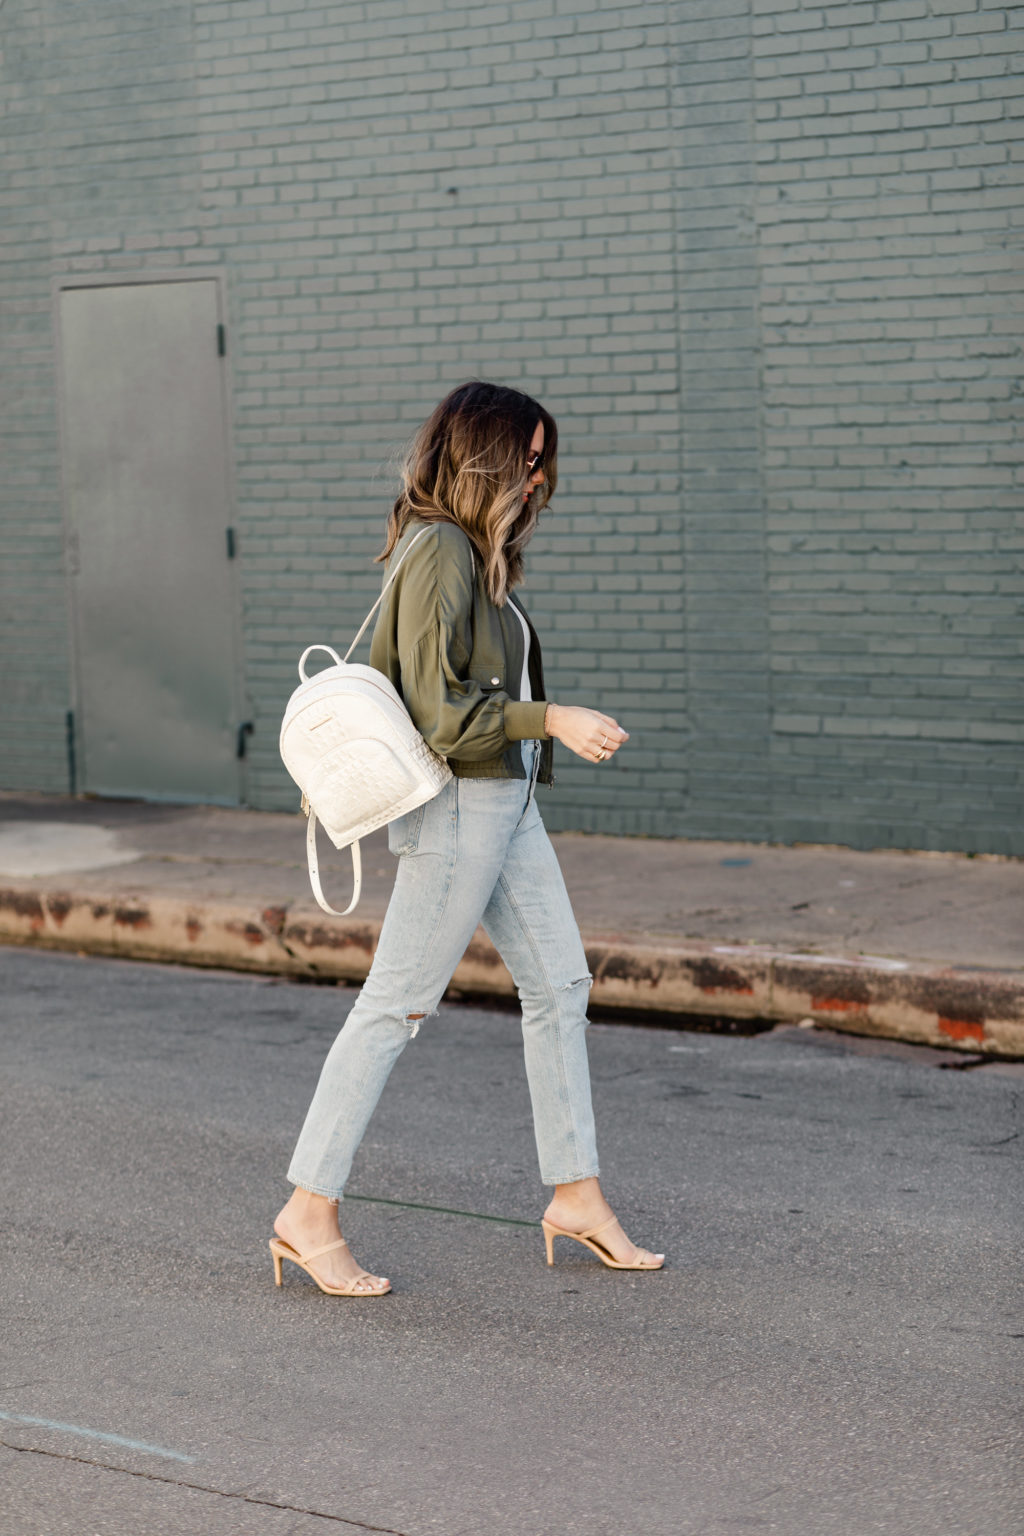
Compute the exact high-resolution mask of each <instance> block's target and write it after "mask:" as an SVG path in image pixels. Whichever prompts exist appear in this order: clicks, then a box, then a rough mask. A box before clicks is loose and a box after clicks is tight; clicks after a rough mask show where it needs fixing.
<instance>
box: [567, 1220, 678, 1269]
mask: <svg viewBox="0 0 1024 1536" xmlns="http://www.w3.org/2000/svg"><path fill="white" fill-rule="evenodd" d="M618 1219H619V1218H618V1217H617V1216H609V1218H608V1220H607V1221H602V1223H601V1225H600V1226H599V1227H591V1229H590V1231H589V1232H567V1231H566V1230H565V1228H564V1227H556V1226H555V1224H554V1222H552V1221H546V1220H542V1221H541V1226H542V1227H543V1228H544V1241H545V1243H546V1244H547V1250H548V1263H549V1264H553V1263H554V1262H555V1255H554V1246H555V1238H556V1237H571V1238H572V1240H573V1242H574V1243H582V1244H583V1246H584V1248H589V1249H590V1251H591V1253H596V1254H597V1256H598V1258H599V1259H600V1260H601V1263H602V1264H606V1265H607V1266H608V1268H609V1269H660V1268H661V1266H662V1265H663V1264H664V1262H665V1255H664V1254H663V1253H653V1254H651V1255H650V1261H649V1262H648V1261H646V1260H644V1259H640V1260H639V1262H636V1261H634V1262H632V1263H629V1264H626V1263H624V1262H623V1261H622V1260H621V1259H615V1258H613V1257H612V1255H611V1251H610V1249H608V1248H606V1247H605V1246H604V1244H603V1243H597V1242H595V1241H594V1239H595V1238H596V1237H599V1236H600V1234H601V1233H602V1232H607V1230H608V1228H609V1227H611V1226H614V1225H615V1223H616V1222H617V1221H618ZM634 1246H635V1245H634ZM636 1251H637V1255H638V1258H639V1255H640V1254H642V1253H646V1252H647V1249H646V1248H637V1250H636Z"/></svg>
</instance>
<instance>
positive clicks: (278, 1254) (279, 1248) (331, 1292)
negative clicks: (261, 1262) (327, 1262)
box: [270, 1237, 391, 1296]
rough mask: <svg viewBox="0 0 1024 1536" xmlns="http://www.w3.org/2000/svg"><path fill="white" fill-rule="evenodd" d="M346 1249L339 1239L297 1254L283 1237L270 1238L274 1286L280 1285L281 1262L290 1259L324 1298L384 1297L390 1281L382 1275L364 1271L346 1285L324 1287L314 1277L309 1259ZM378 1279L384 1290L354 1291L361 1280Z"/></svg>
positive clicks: (322, 1283) (318, 1278)
mask: <svg viewBox="0 0 1024 1536" xmlns="http://www.w3.org/2000/svg"><path fill="white" fill-rule="evenodd" d="M347 1247H348V1243H347V1242H346V1241H345V1239H344V1238H343V1237H339V1238H338V1240H337V1242H334V1243H325V1244H324V1246H323V1247H322V1248H314V1249H313V1250H312V1251H311V1252H310V1253H299V1251H298V1249H297V1248H293V1247H292V1245H291V1243H286V1242H285V1240H284V1238H283V1237H272V1238H271V1239H270V1252H271V1254H272V1255H273V1259H274V1282H275V1284H276V1285H280V1284H281V1260H282V1259H290V1260H291V1262H292V1263H293V1264H297V1265H298V1266H299V1268H300V1269H304V1270H305V1271H306V1274H307V1275H308V1276H309V1278H310V1279H311V1280H313V1281H315V1283H316V1284H317V1285H318V1286H319V1287H320V1289H321V1290H322V1291H323V1293H324V1295H325V1296H386V1295H387V1294H388V1291H390V1289H391V1281H390V1280H388V1279H386V1277H385V1276H384V1275H371V1274H370V1273H369V1271H368V1270H365V1269H364V1270H361V1271H360V1273H359V1274H358V1275H355V1276H353V1278H352V1279H351V1280H350V1281H349V1282H348V1284H347V1285H325V1284H324V1282H323V1281H322V1280H321V1279H320V1276H319V1275H315V1274H314V1273H313V1271H312V1270H311V1269H310V1267H309V1261H310V1259H319V1258H320V1256H321V1255H322V1254H325V1253H333V1252H334V1250H335V1248H347ZM378 1279H379V1280H383V1281H384V1289H383V1290H382V1291H379V1290H377V1291H357V1290H356V1286H357V1285H358V1284H359V1282H360V1281H361V1280H378Z"/></svg>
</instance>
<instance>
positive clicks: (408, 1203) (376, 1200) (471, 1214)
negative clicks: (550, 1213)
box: [345, 1195, 540, 1227]
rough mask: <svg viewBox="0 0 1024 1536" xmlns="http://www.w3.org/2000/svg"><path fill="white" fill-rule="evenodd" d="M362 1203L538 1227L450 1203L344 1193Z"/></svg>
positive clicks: (474, 1219) (537, 1223)
mask: <svg viewBox="0 0 1024 1536" xmlns="http://www.w3.org/2000/svg"><path fill="white" fill-rule="evenodd" d="M345 1199H346V1200H358V1201H360V1202H361V1203H362V1204H363V1205H396V1206H398V1208H399V1209H400V1210H403V1211H436V1212H437V1214H438V1215H439V1216H466V1217H468V1218H469V1220H470V1221H496V1222H497V1223H498V1224H499V1226H503V1227H539V1226H540V1222H539V1221H523V1220H522V1219H521V1218H520V1217H519V1216H487V1215H485V1214H484V1212H483V1211H456V1210H453V1208H452V1207H451V1206H450V1205H420V1204H419V1202H418V1201H416V1200H386V1199H385V1198H384V1197H383V1195H346V1196H345Z"/></svg>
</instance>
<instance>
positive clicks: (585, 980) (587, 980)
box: [555, 975, 594, 992]
mask: <svg viewBox="0 0 1024 1536" xmlns="http://www.w3.org/2000/svg"><path fill="white" fill-rule="evenodd" d="M593 984H594V978H593V976H590V975H587V976H580V977H578V978H577V980H576V981H567V982H566V983H565V985H564V986H562V987H556V988H555V991H556V992H572V991H574V990H575V989H576V988H577V987H590V986H593Z"/></svg>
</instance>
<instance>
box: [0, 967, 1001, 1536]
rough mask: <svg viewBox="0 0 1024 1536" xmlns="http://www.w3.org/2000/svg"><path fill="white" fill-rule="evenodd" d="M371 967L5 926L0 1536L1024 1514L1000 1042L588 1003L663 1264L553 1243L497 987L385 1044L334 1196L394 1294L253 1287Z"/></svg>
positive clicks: (982, 1534)
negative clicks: (91, 953) (328, 972)
mask: <svg viewBox="0 0 1024 1536" xmlns="http://www.w3.org/2000/svg"><path fill="white" fill-rule="evenodd" d="M352 996H353V994H352V993H351V992H349V991H347V990H345V989H341V988H333V987H305V986H300V985H296V984H290V983H287V982H282V981H278V980H264V979H259V978H253V977H243V976H234V975H226V974H221V973H205V974H204V973H200V972H195V971H184V970H181V971H179V970H175V969H172V968H170V967H162V966H136V965H131V964H128V963H123V962H113V961H100V960H88V959H82V958H76V957H74V956H63V955H47V954H41V953H30V952H20V951H13V950H7V951H2V950H0V1065H2V1074H0V1153H2V1157H3V1166H4V1169H5V1173H6V1177H5V1180H4V1193H5V1204H6V1220H5V1223H4V1228H3V1232H4V1243H3V1249H2V1261H0V1266H2V1273H0V1284H2V1296H3V1358H2V1383H0V1442H2V1443H0V1536H57V1533H61V1536H63V1533H65V1532H67V1533H72V1532H73V1533H74V1536H108V1533H117V1536H121V1533H125V1536H127V1533H132V1536H183V1533H192V1532H197V1533H198V1532H202V1533H203V1536H267V1533H288V1536H314V1533H316V1536H322V1533H328V1532H331V1531H353V1532H365V1531H386V1532H400V1533H403V1536H427V1533H440V1536H549V1533H558V1536H563V1533H566V1536H574V1533H577V1532H578V1533H581V1536H582V1533H594V1536H604V1533H609V1536H610V1533H613V1532H614V1533H615V1536H619V1533H629V1536H639V1533H641V1532H642V1533H650V1536H697V1533H701V1536H703V1533H707V1536H729V1533H737V1536H739V1533H743V1536H749V1533H761V1532H764V1533H782V1536H872V1533H876V1532H880V1533H885V1536H1012V1533H1015V1532H1017V1531H1020V1530H1021V1529H1024V1457H1022V1454H1021V1441H1022V1435H1021V1424H1020V1418H1019V1405H1020V1388H1021V1385H1022V1377H1024V1372H1022V1366H1021V1362H1022V1360H1024V1307H1022V1304H1021V1303H1022V1291H1021V1276H1020V1246H1021V1235H1022V1233H1021V1227H1022V1221H1021V1202H1020V1192H1021V1182H1020V1166H1019V1164H1020V1154H1021V1135H1020V1128H1021V1093H1022V1089H1024V1076H1022V1069H1021V1068H1014V1067H1005V1066H990V1067H983V1068H980V1069H976V1070H973V1071H958V1070H948V1069H947V1070H944V1069H942V1068H941V1067H940V1066H939V1062H941V1061H945V1060H947V1058H945V1057H940V1056H938V1055H936V1054H935V1053H931V1052H928V1051H917V1050H914V1049H912V1048H909V1047H905V1046H896V1045H875V1044H872V1043H870V1042H865V1041H858V1040H855V1039H852V1038H851V1039H846V1040H844V1039H842V1038H840V1037H837V1036H834V1035H832V1036H829V1035H821V1034H819V1033H818V1032H816V1031H802V1030H798V1029H788V1030H778V1031H775V1032H773V1033H771V1034H765V1035H760V1036H757V1037H754V1038H733V1037H722V1036H711V1035H700V1034H683V1033H678V1032H675V1031H670V1030H657V1029H632V1028H626V1027H622V1026H595V1027H594V1028H593V1030H592V1033H591V1060H592V1067H593V1073H594V1079H595V1098H596V1104H597V1112H598V1127H599V1134H600V1138H601V1147H602V1162H603V1169H604V1174H603V1177H604V1182H605V1186H606V1188H607V1190H608V1192H609V1194H610V1195H611V1197H612V1199H613V1201H614V1203H615V1204H616V1206H617V1207H618V1209H619V1210H620V1213H621V1214H622V1216H623V1219H624V1221H625V1222H626V1224H627V1226H628V1227H629V1230H630V1231H631V1232H632V1233H633V1234H634V1235H635V1236H636V1238H637V1240H638V1241H640V1242H642V1243H644V1244H645V1245H648V1246H650V1247H653V1248H659V1249H664V1250H665V1251H666V1252H667V1253H668V1255H669V1266H668V1267H667V1268H666V1269H665V1270H664V1271H663V1272H662V1273H661V1274H646V1275H645V1274H641V1275H632V1274H616V1273H612V1272H609V1271H606V1270H603V1269H602V1268H601V1267H600V1266H599V1265H598V1264H597V1263H596V1261H593V1260H591V1258H590V1257H589V1255H587V1254H585V1253H584V1252H583V1250H582V1249H577V1250H576V1252H574V1253H570V1252H569V1245H567V1244H566V1245H565V1246H564V1250H563V1251H562V1252H561V1253H560V1254H558V1250H557V1249H556V1254H558V1259H557V1263H556V1266H555V1268H553V1269H548V1268H547V1267H546V1265H545V1264H544V1251H543V1241H542V1237H541V1233H540V1229H539V1227H538V1226H536V1225H535V1223H536V1221H537V1218H538V1217H539V1215H540V1211H541V1209H542V1205H543V1200H544V1196H543V1192H542V1190H541V1188H540V1186H539V1183H538V1181H537V1177H536V1165H535V1161H534V1152H533V1145H532V1133H531V1127H530V1117H529V1106H528V1101H527V1097H526V1090H525V1084H524V1079H523V1073H522V1065H521V1056H520V1050H519V1041H518V1027H517V1022H516V1019H515V1017H514V1016H513V1015H511V1014H507V1013H497V1012H485V1011H482V1010H479V1009H472V1008H468V1007H455V1006H453V1007H447V1008H445V1009H443V1010H442V1013H441V1015H440V1017H439V1018H437V1019H434V1020H432V1021H430V1023H429V1025H426V1026H424V1028H423V1030H422V1031H421V1033H420V1035H419V1037H418V1039H417V1040H416V1041H415V1042H414V1043H413V1045H412V1046H411V1047H410V1048H409V1049H408V1050H407V1051H406V1053H405V1055H404V1057H403V1058H402V1060H401V1061H400V1062H399V1065H398V1067H397V1069H396V1071H395V1074H394V1076H393V1078H392V1081H391V1083H390V1085H389V1089H388V1092H387V1094H386V1096H385V1098H384V1100H383V1101H382V1103H381V1106H380V1108H379V1110H378V1113H377V1116H376V1118H375V1119H374V1121H373V1123H372V1125H371V1127H370V1132H369V1135H368V1138H367V1141H366V1143H365V1144H364V1147H363V1151H362V1153H361V1156H360V1160H359V1161H358V1163H357V1165H356V1170H355V1173H354V1178H353V1183H352V1186H351V1193H352V1194H353V1195H354V1196H357V1197H358V1198H357V1199H353V1200H352V1201H351V1203H350V1204H349V1205H348V1207H347V1209H346V1213H345V1214H346V1230H347V1231H349V1233H350V1236H351V1239H352V1243H353V1247H354V1249H355V1251H356V1253H357V1255H358V1256H359V1257H360V1258H361V1259H362V1260H363V1262H365V1263H366V1264H368V1265H370V1266H371V1267H374V1268H376V1269H378V1270H381V1271H383V1272H384V1273H386V1274H388V1275H390V1276H391V1278H392V1281H393V1282H394V1286H395V1291H394V1294H393V1295H391V1296H389V1297H386V1298H384V1299H381V1300H371V1301H351V1300H343V1299H337V1298H332V1297H327V1296H323V1295H321V1294H320V1293H319V1292H318V1291H316V1290H315V1289H314V1288H313V1287H312V1285H311V1284H310V1283H309V1282H307V1281H306V1280H305V1277H304V1276H302V1275H300V1274H299V1272H298V1271H296V1270H295V1269H294V1268H292V1269H291V1270H290V1273H289V1272H287V1271H286V1286H285V1288H284V1289H283V1290H282V1291H278V1290H276V1289H275V1287H274V1285H273V1271H272V1265H271V1261H270V1255H269V1253H268V1251H267V1246H266V1239H267V1237H268V1236H269V1233H270V1223H271V1219H272V1217H273V1214H274V1212H275V1210H276V1208H277V1204H278V1203H279V1201H280V1200H281V1199H282V1198H283V1195H284V1193H285V1188H286V1186H285V1184H284V1181H283V1177H282V1175H283V1170H284V1168H285V1167H286V1164H287V1159H288V1155H289V1152H290V1150H291V1146H292V1143H293V1140H294V1137H295V1135H296V1133H297V1130H298V1127H299V1124H300V1122H301V1118H302V1115H303V1113H304V1110H305V1106H306V1103H307V1101H308V1098H309V1095H310V1093H311V1091H312V1087H313V1084H314V1081H315V1078H316V1074H317V1072H318V1070H319V1066H320V1063H321V1060H322V1058H323V1056H324V1054H325V1052H326V1049H327V1046H328V1044H329V1043H330V1040H331V1039H332V1038H333V1034H334V1031H335V1029H336V1028H337V1027H338V1025H339V1023H340V1022H341V1019H342V1018H343V1016H344V1013H345V1011H346V1010H347V1008H348V1006H349V1004H350V1003H351V1000H352Z"/></svg>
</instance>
